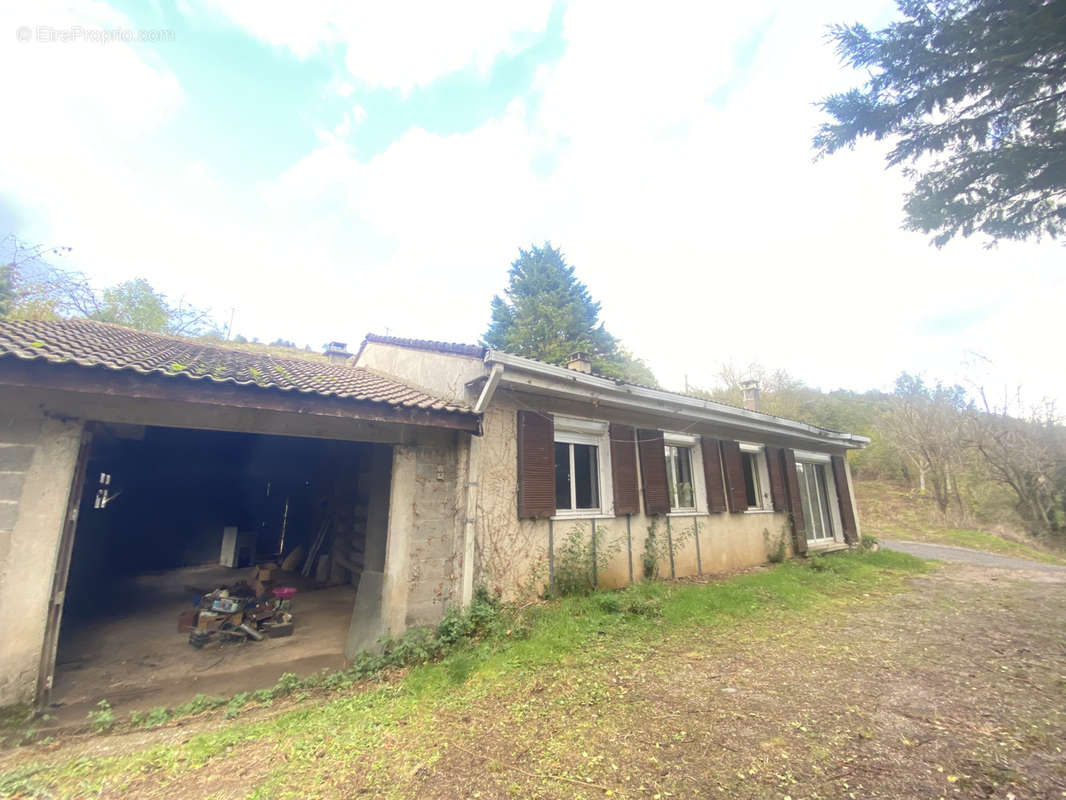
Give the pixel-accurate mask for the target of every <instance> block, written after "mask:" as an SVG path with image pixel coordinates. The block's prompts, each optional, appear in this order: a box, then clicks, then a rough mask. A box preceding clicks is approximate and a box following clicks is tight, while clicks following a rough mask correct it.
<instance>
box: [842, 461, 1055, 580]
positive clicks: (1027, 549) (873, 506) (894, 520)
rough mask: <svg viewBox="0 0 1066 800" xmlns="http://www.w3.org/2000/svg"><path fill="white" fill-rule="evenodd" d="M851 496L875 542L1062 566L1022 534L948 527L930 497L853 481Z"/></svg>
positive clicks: (1050, 552) (881, 483) (888, 485)
mask: <svg viewBox="0 0 1066 800" xmlns="http://www.w3.org/2000/svg"><path fill="white" fill-rule="evenodd" d="M855 494H856V497H857V498H858V501H859V516H860V519H861V520H862V525H863V531H864V532H866V533H870V534H873V535H874V536H877V537H879V538H886V539H903V540H906V541H911V542H929V543H931V544H948V545H954V546H956V547H970V548H973V549H974V550H983V551H985V552H987V553H996V554H998V555H1004V556H1013V557H1015V558H1027V559H1030V560H1031V561H1039V562H1042V563H1044V564H1059V565H1066V557H1064V554H1062V553H1061V552H1057V551H1055V550H1054V549H1052V548H1049V547H1046V546H1044V545H1043V544H1042V543H1041V542H1038V541H1036V540H1035V539H1032V538H1030V537H1026V536H1024V535H1023V534H1016V535H1015V536H1014V537H1012V538H1007V537H1005V536H999V535H997V534H995V533H992V532H989V531H982V530H974V529H971V528H959V527H955V526H952V525H951V524H950V523H949V522H947V521H946V520H944V518H943V517H942V516H941V515H940V513H939V512H938V511H937V508H936V504H935V502H934V501H933V499H932V498H931V497H922V496H919V495H918V494H916V493H915V492H914V491H912V490H910V489H906V488H903V487H900V486H897V485H895V484H892V483H888V482H885V481H857V482H856V486H855Z"/></svg>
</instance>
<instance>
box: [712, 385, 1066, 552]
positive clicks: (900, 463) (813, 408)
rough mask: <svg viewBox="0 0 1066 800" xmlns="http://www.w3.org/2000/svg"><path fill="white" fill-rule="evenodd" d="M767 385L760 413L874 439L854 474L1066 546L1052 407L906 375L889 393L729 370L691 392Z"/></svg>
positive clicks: (1065, 476)
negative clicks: (826, 388)
mask: <svg viewBox="0 0 1066 800" xmlns="http://www.w3.org/2000/svg"><path fill="white" fill-rule="evenodd" d="M749 378H754V379H756V380H758V381H759V384H760V395H761V397H760V402H761V405H760V410H762V411H764V412H766V413H769V414H775V415H777V416H782V417H787V418H790V419H798V420H802V421H804V422H809V423H811V424H814V425H820V426H822V427H825V428H830V429H833V430H838V431H848V432H851V433H859V434H862V435H864V436H868V437H870V439H871V442H870V444H869V445H868V446H867V447H866V448H865V449H863V450H859V451H853V452H851V453H850V454H849V460H850V461H851V466H852V469H853V470H854V474H855V476H856V477H857V478H860V479H869V478H880V479H888V480H893V481H898V482H903V483H907V484H909V485H911V486H913V487H914V488H915V489H916V490H917V491H918V492H919V493H921V494H928V495H930V496H931V497H932V498H933V499H934V500H935V501H936V504H937V507H938V508H939V509H940V511H941V513H942V514H943V515H944V517H945V519H946V520H948V521H949V522H950V523H951V524H956V525H957V524H967V525H969V524H973V523H975V522H979V521H980V522H986V523H989V524H1002V523H1006V524H1008V525H1010V526H1014V527H1024V528H1026V529H1027V530H1029V531H1030V532H1031V533H1033V534H1036V535H1037V536H1044V537H1053V538H1057V539H1058V541H1059V543H1060V545H1066V427H1064V426H1063V424H1062V421H1061V420H1060V419H1059V418H1058V417H1057V415H1056V414H1055V410H1054V407H1053V406H1049V405H1046V404H1045V405H1043V406H1040V407H1039V408H1037V409H1035V410H1029V411H1026V409H1025V406H1024V404H1023V403H1022V402H1021V400H1020V399H1018V400H1017V401H1015V402H1013V403H1008V402H1007V400H1006V399H1004V400H1003V402H1002V404H1001V405H998V406H997V405H993V404H992V403H990V402H989V401H988V400H987V398H986V395H985V392H984V391H983V390H978V391H976V392H975V393H973V394H974V396H976V397H978V398H979V399H981V400H982V401H983V402H982V403H981V405H980V406H978V405H975V404H974V402H973V401H972V400H971V393H970V392H967V391H966V390H965V389H964V388H963V387H962V386H959V385H954V384H953V385H945V384H942V383H940V382H939V381H934V382H929V381H926V380H925V379H924V378H922V377H921V376H920V375H912V374H910V373H907V372H903V373H901V374H900V376H899V377H898V378H897V379H896V383H895V387H894V390H893V392H892V393H890V394H886V393H883V392H878V391H869V392H863V393H858V392H851V391H845V390H836V391H832V392H822V391H820V390H818V389H815V388H812V387H810V386H807V385H805V384H804V383H803V382H802V381H800V380H798V379H796V378H795V377H794V376H792V375H789V374H788V373H787V372H785V371H783V370H776V371H770V370H767V369H764V368H763V367H761V366H759V365H758V364H753V365H750V366H749V367H747V368H744V369H738V368H737V367H735V366H727V367H725V368H723V370H722V372H721V374H720V375H719V385H718V386H717V387H715V388H713V389H710V390H704V389H694V390H692V393H693V394H696V395H697V396H702V397H706V398H708V399H710V400H717V401H719V402H725V403H730V404H732V405H742V403H743V399H742V392H741V383H742V381H744V380H746V379H749Z"/></svg>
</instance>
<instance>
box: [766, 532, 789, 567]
mask: <svg viewBox="0 0 1066 800" xmlns="http://www.w3.org/2000/svg"><path fill="white" fill-rule="evenodd" d="M762 537H763V541H765V542H766V560H767V561H769V562H770V563H771V564H780V563H781V562H783V561H784V560H785V554H786V552H787V551H786V549H785V540H786V538H787V533H786V532H785V528H784V527H782V528H781V533H779V534H778V536H777V539H776V540H773V541H771V537H770V529H769V528H763V529H762Z"/></svg>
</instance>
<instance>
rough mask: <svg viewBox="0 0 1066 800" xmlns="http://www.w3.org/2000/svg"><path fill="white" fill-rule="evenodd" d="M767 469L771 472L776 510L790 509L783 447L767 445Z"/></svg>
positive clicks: (772, 496) (771, 486)
mask: <svg viewBox="0 0 1066 800" xmlns="http://www.w3.org/2000/svg"><path fill="white" fill-rule="evenodd" d="M766 470H767V471H768V472H769V473H770V500H771V501H772V502H773V504H774V511H788V490H787V489H786V488H785V465H784V463H783V462H782V461H781V448H780V447H771V446H770V445H767V446H766Z"/></svg>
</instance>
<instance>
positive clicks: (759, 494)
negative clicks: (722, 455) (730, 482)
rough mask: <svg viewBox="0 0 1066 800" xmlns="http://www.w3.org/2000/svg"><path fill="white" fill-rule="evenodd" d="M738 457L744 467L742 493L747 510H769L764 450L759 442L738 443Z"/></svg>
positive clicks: (768, 484)
mask: <svg viewBox="0 0 1066 800" xmlns="http://www.w3.org/2000/svg"><path fill="white" fill-rule="evenodd" d="M740 458H741V463H742V465H743V467H744V494H745V495H746V496H747V500H748V510H749V511H771V510H773V507H774V505H773V501H772V500H771V499H770V475H769V473H768V472H767V469H766V452H765V449H764V448H763V446H762V445H761V444H753V443H750V442H741V443H740Z"/></svg>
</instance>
